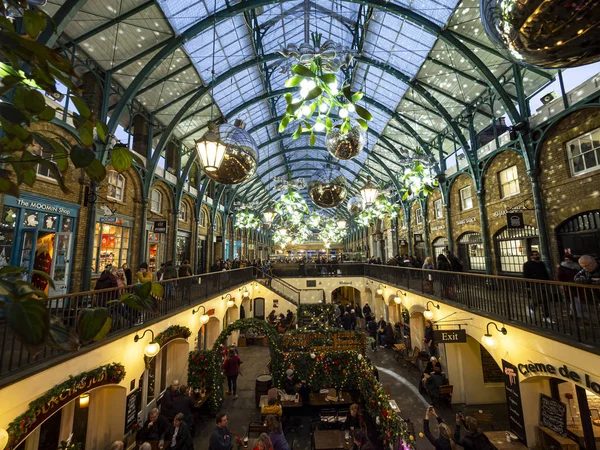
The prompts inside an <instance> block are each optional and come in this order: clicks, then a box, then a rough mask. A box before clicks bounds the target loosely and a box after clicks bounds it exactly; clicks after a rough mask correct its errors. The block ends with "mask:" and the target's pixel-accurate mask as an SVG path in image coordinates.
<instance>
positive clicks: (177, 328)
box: [144, 325, 192, 369]
mask: <svg viewBox="0 0 600 450" xmlns="http://www.w3.org/2000/svg"><path fill="white" fill-rule="evenodd" d="M191 335H192V330H190V329H189V328H188V327H183V326H181V325H171V326H170V327H169V328H167V329H166V330H165V331H162V332H160V333H158V334H157V335H156V336H155V337H154V342H156V343H157V344H158V345H160V348H161V349H162V348H163V347H164V346H165V344H168V343H169V342H171V341H172V340H173V339H187V338H189V337H190V336H191ZM150 361H152V358H148V357H147V356H145V355H144V363H145V364H146V368H147V369H149V368H150Z"/></svg>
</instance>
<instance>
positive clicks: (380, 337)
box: [377, 316, 385, 347]
mask: <svg viewBox="0 0 600 450" xmlns="http://www.w3.org/2000/svg"><path fill="white" fill-rule="evenodd" d="M384 332H385V320H384V319H383V316H381V317H380V318H379V322H377V343H378V344H379V345H381V346H382V347H383V346H384V345H385V342H384V340H385V337H384V334H383V333H384Z"/></svg>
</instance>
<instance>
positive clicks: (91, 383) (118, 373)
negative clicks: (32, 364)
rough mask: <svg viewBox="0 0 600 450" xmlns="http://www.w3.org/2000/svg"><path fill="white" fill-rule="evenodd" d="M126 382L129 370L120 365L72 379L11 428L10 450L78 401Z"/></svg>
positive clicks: (31, 405)
mask: <svg viewBox="0 0 600 450" xmlns="http://www.w3.org/2000/svg"><path fill="white" fill-rule="evenodd" d="M124 378H125V367H124V366H123V365H122V364H119V363H112V364H107V365H105V366H100V367H98V368H96V369H94V370H90V371H88V372H82V373H80V374H79V375H77V376H75V377H73V376H70V377H69V379H68V380H67V381H64V382H62V383H60V384H57V385H56V386H54V387H53V388H52V389H50V390H49V391H47V392H46V393H45V394H44V395H42V396H41V397H38V398H37V399H35V400H33V401H32V402H31V403H29V408H28V409H27V411H25V412H24V413H23V414H21V415H20V416H18V417H17V418H16V419H15V420H13V421H12V422H11V423H10V424H9V425H8V429H7V432H8V435H9V441H8V445H7V446H6V449H7V450H12V449H13V448H15V447H17V446H18V445H19V443H20V442H21V441H22V440H23V439H25V438H26V437H27V435H28V434H29V433H30V432H31V431H33V430H34V429H35V428H36V427H37V426H38V425H39V424H40V423H41V422H43V421H44V420H45V419H46V418H47V417H49V416H50V415H52V414H54V412H56V411H58V410H59V409H60V408H62V407H63V406H64V405H66V404H67V403H69V402H70V401H72V400H73V399H74V398H76V397H78V396H79V395H81V394H83V393H85V392H87V391H89V390H90V389H93V388H96V387H99V386H102V385H105V384H119V383H120V382H121V381H122V380H123V379H124Z"/></svg>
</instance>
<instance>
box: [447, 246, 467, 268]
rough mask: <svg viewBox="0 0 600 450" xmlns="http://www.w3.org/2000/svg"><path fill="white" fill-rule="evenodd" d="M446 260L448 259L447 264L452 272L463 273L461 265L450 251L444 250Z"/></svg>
mask: <svg viewBox="0 0 600 450" xmlns="http://www.w3.org/2000/svg"><path fill="white" fill-rule="evenodd" d="M446 258H447V259H448V262H449V263H450V267H451V268H452V272H462V271H463V268H464V267H463V263H462V262H461V260H460V259H458V258H457V257H456V255H455V254H454V253H452V252H451V251H450V250H446Z"/></svg>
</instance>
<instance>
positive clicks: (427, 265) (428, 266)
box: [422, 256, 435, 270]
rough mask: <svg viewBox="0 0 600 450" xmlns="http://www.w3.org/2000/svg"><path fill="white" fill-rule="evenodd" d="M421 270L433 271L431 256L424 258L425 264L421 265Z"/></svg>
mask: <svg viewBox="0 0 600 450" xmlns="http://www.w3.org/2000/svg"><path fill="white" fill-rule="evenodd" d="M422 268H423V269H425V270H435V266H434V265H433V258H432V257H431V256H428V257H427V258H425V262H424V263H423V267H422Z"/></svg>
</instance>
